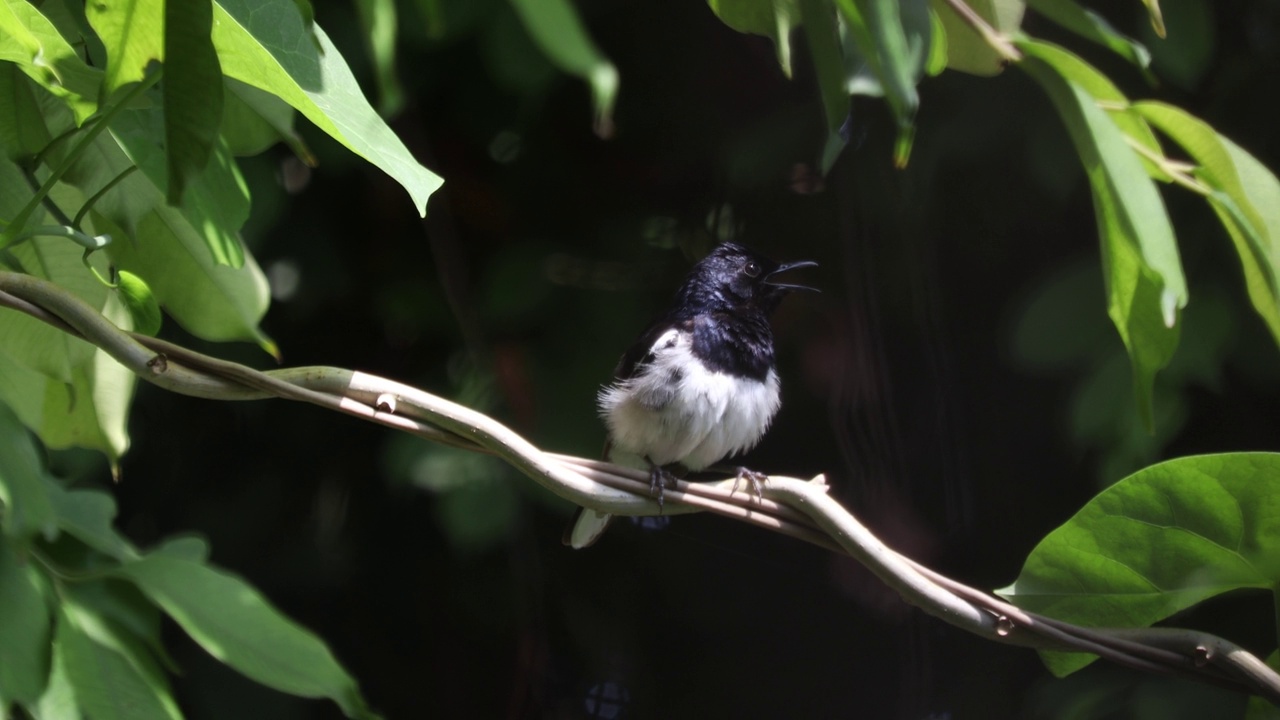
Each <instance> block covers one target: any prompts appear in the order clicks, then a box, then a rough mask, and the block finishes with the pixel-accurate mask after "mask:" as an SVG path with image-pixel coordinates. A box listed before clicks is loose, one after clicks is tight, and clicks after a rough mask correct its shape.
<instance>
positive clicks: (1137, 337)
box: [1018, 41, 1187, 428]
mask: <svg viewBox="0 0 1280 720" xmlns="http://www.w3.org/2000/svg"><path fill="white" fill-rule="evenodd" d="M1018 47H1019V49H1021V50H1022V51H1023V52H1024V53H1026V56H1027V57H1026V59H1025V60H1023V62H1022V63H1021V64H1020V66H1021V67H1022V68H1023V69H1025V70H1026V71H1027V72H1028V73H1029V74H1031V76H1032V77H1033V78H1035V79H1036V81H1038V82H1039V83H1040V85H1041V86H1042V87H1044V89H1045V91H1046V92H1047V93H1048V94H1049V97H1050V99H1052V100H1053V103H1054V105H1055V106H1056V107H1057V108H1058V112H1059V114H1060V115H1061V116H1062V118H1063V121H1064V122H1065V123H1066V125H1067V129H1068V131H1069V133H1070V135H1071V138H1072V140H1073V142H1074V144H1075V147H1076V152H1077V153H1079V155H1080V158H1081V161H1082V162H1083V163H1084V167H1085V173H1086V175H1087V176H1088V178H1089V183H1090V187H1091V189H1092V191H1093V197H1094V207H1095V213H1096V215H1097V220H1098V234H1099V237H1100V239H1101V241H1102V255H1103V264H1104V267H1105V272H1106V280H1107V312H1108V315H1110V317H1111V319H1112V322H1114V323H1115V325H1116V329H1117V330H1118V331H1119V332H1120V337H1121V339H1122V340H1123V341H1124V344H1125V347H1126V349H1128V351H1129V357H1130V359H1131V361H1132V364H1133V373H1134V389H1135V392H1136V394H1137V399H1138V408H1139V411H1140V413H1141V416H1142V418H1143V421H1144V424H1145V425H1146V426H1147V427H1148V428H1151V427H1152V426H1153V424H1154V420H1153V416H1152V409H1151V405H1152V391H1153V386H1154V382H1155V374H1156V372H1158V371H1159V370H1160V369H1161V368H1163V367H1165V366H1166V365H1168V363H1169V360H1170V359H1171V358H1172V356H1173V351H1174V349H1175V348H1176V347H1177V341H1178V323H1177V311H1178V309H1180V308H1182V307H1184V306H1185V305H1186V302H1187V288H1186V279H1185V278H1184V276H1183V273H1182V264H1181V260H1180V259H1179V257H1178V248H1177V245H1176V243H1175V242H1174V237H1173V228H1172V226H1171V225H1170V223H1169V217H1168V214H1167V213H1166V212H1165V208H1164V203H1163V201H1162V200H1161V199H1160V195H1159V192H1158V191H1157V190H1156V188H1155V186H1154V183H1153V182H1152V180H1151V179H1150V177H1149V176H1148V174H1147V172H1146V170H1145V169H1144V168H1143V165H1142V162H1141V160H1140V159H1139V158H1138V156H1137V154H1136V153H1135V152H1134V151H1133V150H1132V149H1131V148H1130V147H1129V145H1128V144H1127V143H1126V142H1125V139H1124V138H1125V135H1124V134H1123V133H1122V132H1121V130H1120V128H1119V127H1118V126H1117V123H1116V122H1115V121H1113V119H1112V117H1111V116H1109V115H1108V114H1107V113H1106V112H1104V111H1103V110H1101V109H1100V108H1099V107H1098V104H1097V98H1095V97H1094V96H1093V95H1091V94H1090V93H1089V92H1088V91H1087V90H1086V89H1085V88H1084V87H1082V86H1081V85H1080V84H1077V83H1076V82H1075V81H1074V80H1073V79H1072V77H1071V76H1072V75H1073V74H1075V67H1076V66H1075V64H1074V63H1063V62H1062V56H1063V54H1064V53H1063V51H1061V50H1059V49H1057V48H1053V47H1052V46H1048V45H1046V44H1044V43H1038V42H1033V41H1023V42H1019V43H1018ZM1062 66H1065V67H1067V68H1068V72H1067V73H1063V72H1062V70H1061V67H1062Z"/></svg>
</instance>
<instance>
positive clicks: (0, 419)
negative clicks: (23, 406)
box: [0, 403, 57, 540]
mask: <svg viewBox="0 0 1280 720" xmlns="http://www.w3.org/2000/svg"><path fill="white" fill-rule="evenodd" d="M0 508H2V509H3V514H0V525H3V529H4V535H6V536H8V537H11V538H17V539H20V540H23V539H27V538H31V537H33V536H34V535H35V534H36V533H41V534H42V535H44V536H45V537H46V538H52V537H53V536H54V535H55V533H56V527H57V525H56V515H55V512H54V505H53V501H52V499H51V498H50V497H49V494H48V492H47V491H46V484H45V480H44V469H43V467H42V466H41V461H40V451H39V449H38V448H37V447H36V444H35V443H34V442H33V441H32V440H31V436H30V435H28V434H27V431H26V429H25V428H23V427H22V423H21V422H19V421H18V417H17V416H16V415H14V413H13V411H12V410H10V409H9V406H8V405H5V404H3V403H0Z"/></svg>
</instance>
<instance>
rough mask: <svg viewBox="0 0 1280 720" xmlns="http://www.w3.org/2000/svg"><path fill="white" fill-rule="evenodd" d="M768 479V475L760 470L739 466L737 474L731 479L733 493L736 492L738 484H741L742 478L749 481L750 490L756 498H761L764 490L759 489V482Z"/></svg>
mask: <svg viewBox="0 0 1280 720" xmlns="http://www.w3.org/2000/svg"><path fill="white" fill-rule="evenodd" d="M768 479H769V476H768V475H766V474H764V473H762V472H759V471H756V470H750V469H748V468H745V467H739V468H738V474H737V476H736V477H735V478H734V479H733V491H734V492H735V493H736V492H738V486H739V485H741V484H742V481H743V480H747V481H750V482H751V490H752V491H753V492H754V493H755V496H756V500H760V499H763V498H764V490H763V489H761V487H760V483H763V482H764V481H766V480H768Z"/></svg>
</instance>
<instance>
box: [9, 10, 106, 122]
mask: <svg viewBox="0 0 1280 720" xmlns="http://www.w3.org/2000/svg"><path fill="white" fill-rule="evenodd" d="M3 60H7V61H9V62H12V63H16V64H17V66H18V67H19V68H21V69H22V72H24V73H26V74H27V76H28V77H30V78H31V79H32V80H34V81H35V82H37V83H39V84H40V86H42V87H43V88H45V89H46V90H48V91H49V92H51V93H53V95H55V96H57V97H58V98H60V99H62V100H63V101H64V102H65V103H66V104H67V106H68V107H70V108H71V110H72V111H73V112H74V113H75V118H76V124H77V125H79V124H81V123H83V122H84V121H85V119H87V118H88V117H89V116H90V115H92V114H93V113H94V112H96V111H97V109H98V87H99V85H101V84H102V71H101V70H97V69H95V68H91V67H89V66H88V65H86V64H85V63H84V61H83V60H81V59H80V56H79V55H77V54H76V51H75V49H74V48H72V47H71V44H70V43H68V42H67V41H66V39H65V38H63V37H62V35H61V34H59V33H58V30H57V28H55V27H54V25H53V23H51V22H49V19H48V18H46V17H45V16H44V15H42V14H41V13H40V11H39V10H37V9H36V8H35V7H34V6H33V5H31V3H29V2H26V0H6V2H0V61H3ZM5 97H8V96H7V95H6V96H5Z"/></svg>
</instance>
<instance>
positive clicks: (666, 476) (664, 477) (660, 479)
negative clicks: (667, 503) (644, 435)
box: [645, 458, 676, 513]
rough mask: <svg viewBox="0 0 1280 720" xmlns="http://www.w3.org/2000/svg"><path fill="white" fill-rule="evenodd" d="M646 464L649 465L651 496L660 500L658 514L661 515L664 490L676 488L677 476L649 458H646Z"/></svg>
mask: <svg viewBox="0 0 1280 720" xmlns="http://www.w3.org/2000/svg"><path fill="white" fill-rule="evenodd" d="M645 462H647V463H649V494H650V495H653V496H654V497H656V498H657V499H658V512H659V513H661V512H662V493H663V490H664V489H666V488H673V487H675V486H676V476H675V475H672V474H671V471H670V470H668V469H666V468H665V467H663V466H661V465H659V464H657V463H655V462H654V461H652V460H650V459H649V458H645Z"/></svg>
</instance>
